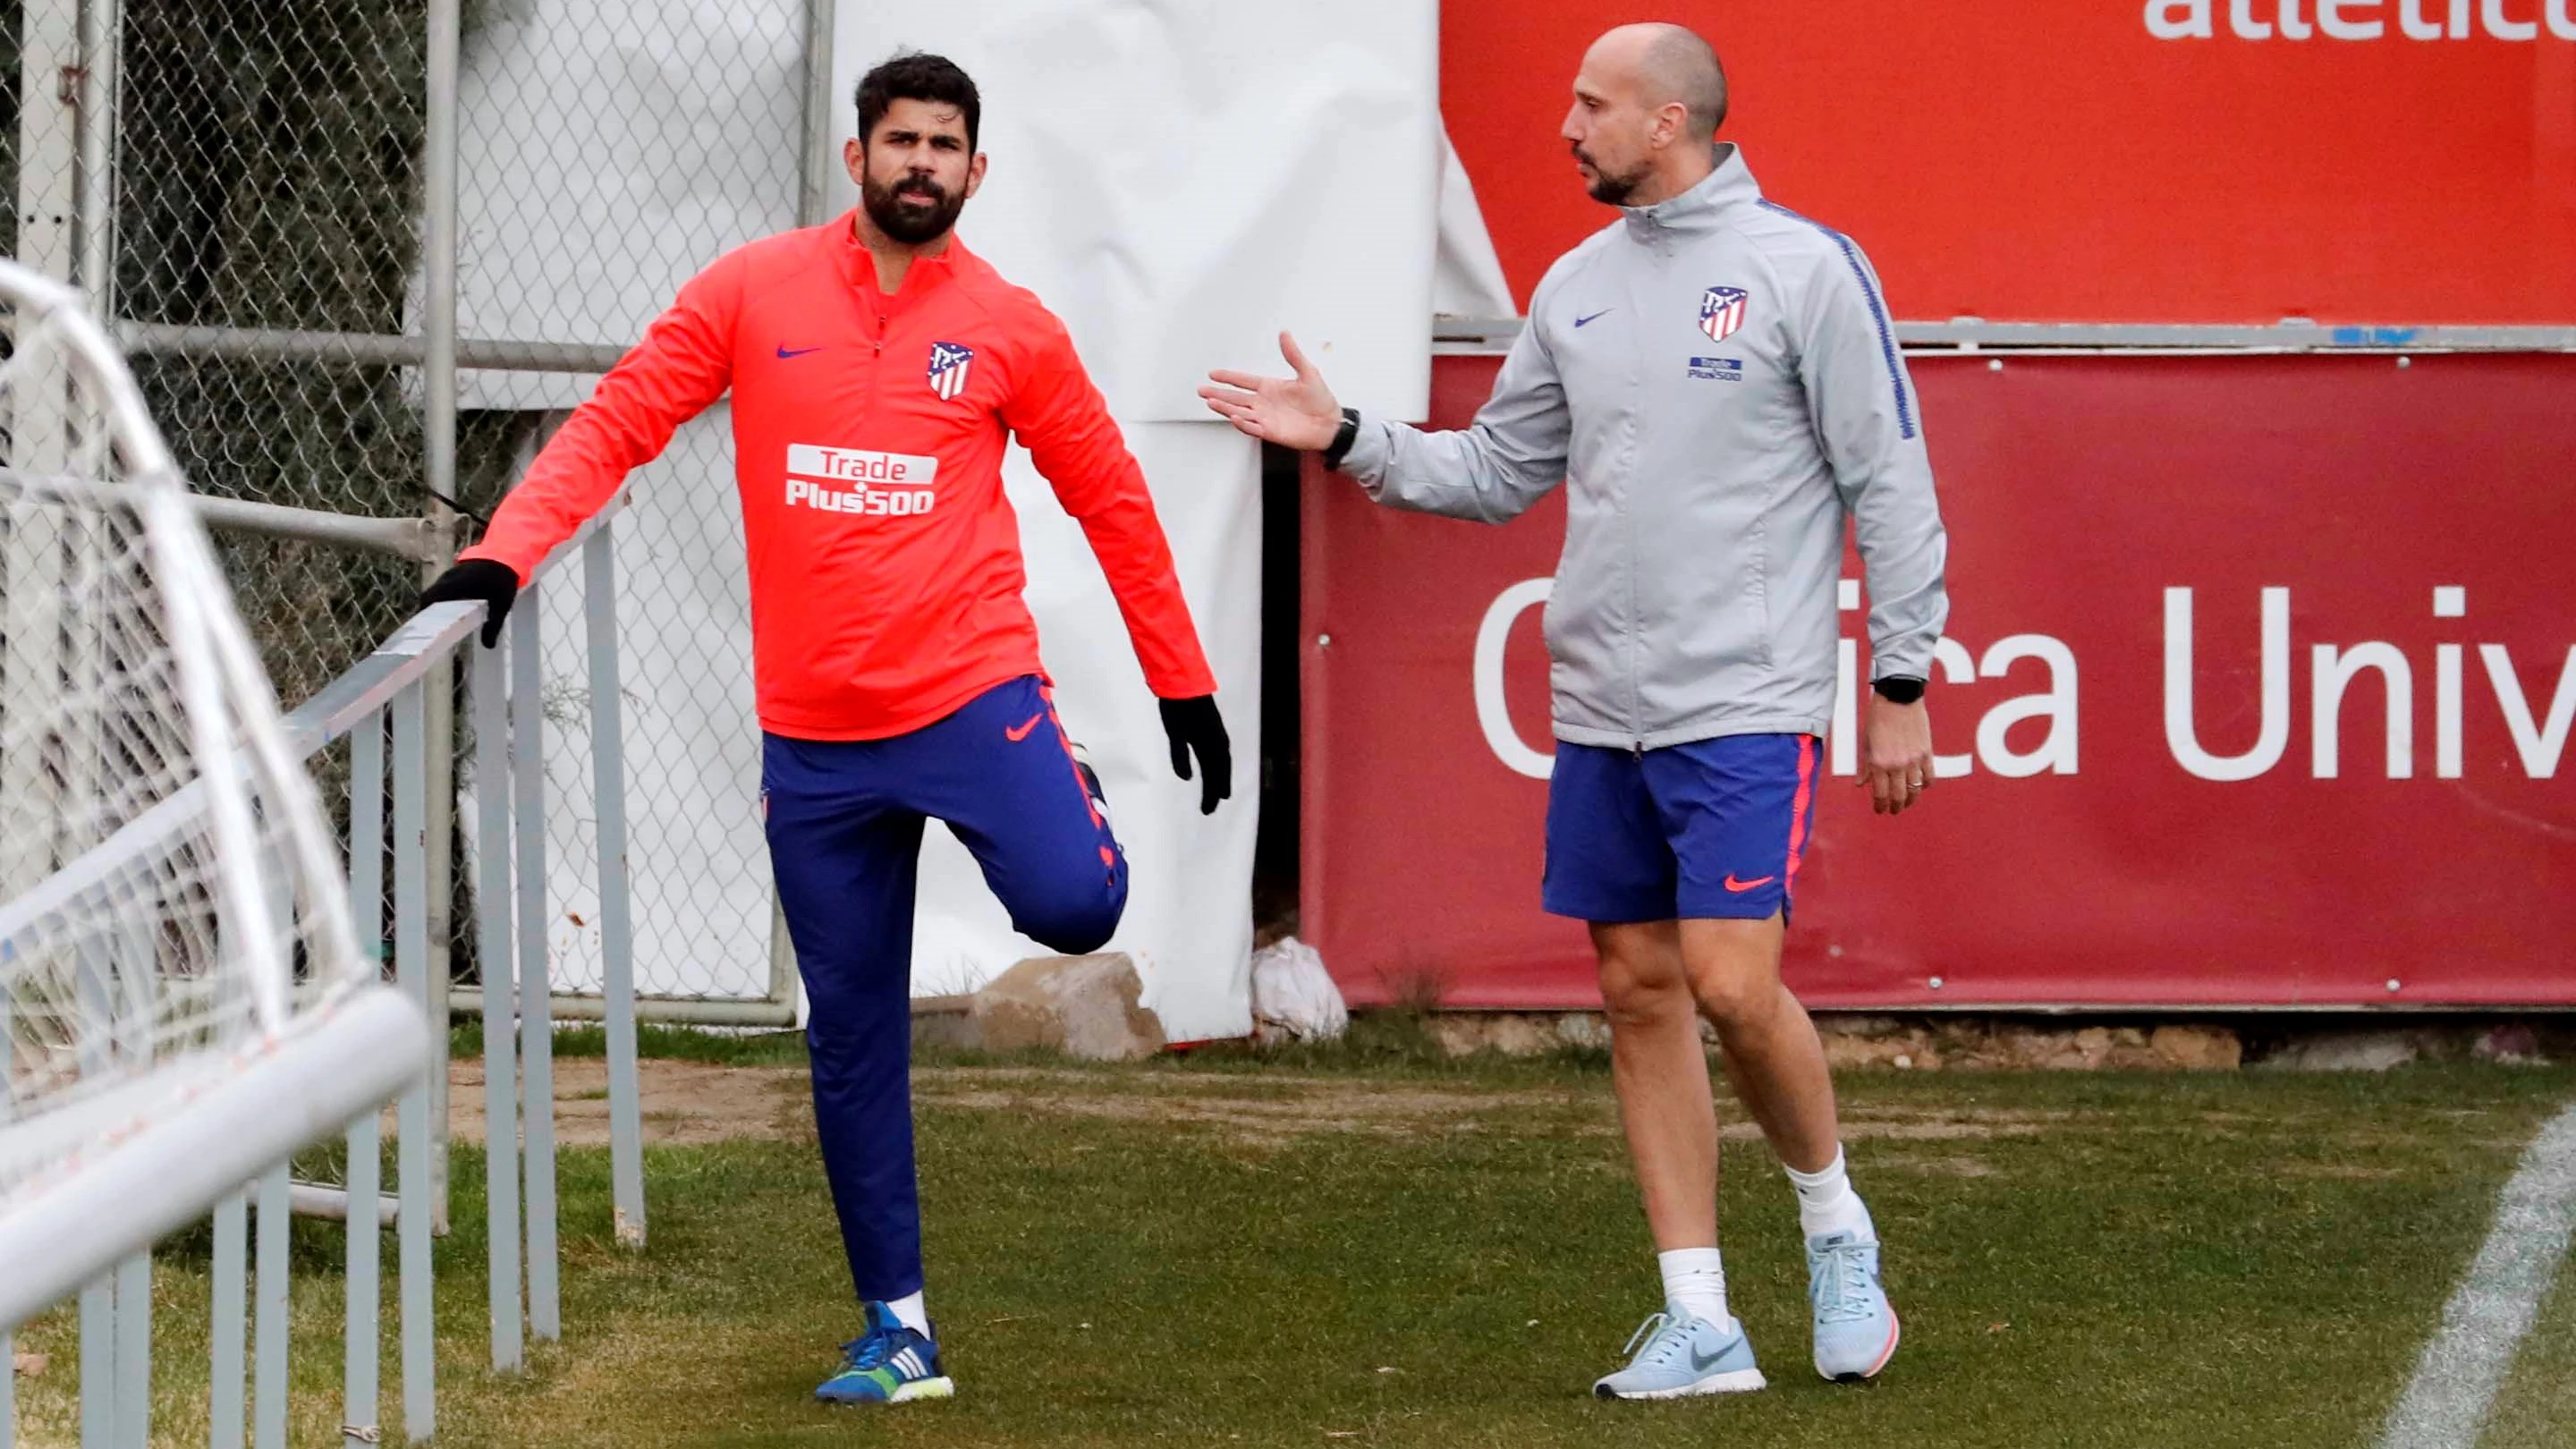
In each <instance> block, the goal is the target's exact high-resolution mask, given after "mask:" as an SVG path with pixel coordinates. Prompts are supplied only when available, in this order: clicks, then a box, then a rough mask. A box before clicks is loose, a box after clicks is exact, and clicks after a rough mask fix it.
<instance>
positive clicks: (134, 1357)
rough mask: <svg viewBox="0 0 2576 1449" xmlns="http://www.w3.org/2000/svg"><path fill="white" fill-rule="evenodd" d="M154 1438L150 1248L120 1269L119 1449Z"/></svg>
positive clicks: (140, 1448) (142, 1448) (134, 1448)
mask: <svg viewBox="0 0 2576 1449" xmlns="http://www.w3.org/2000/svg"><path fill="white" fill-rule="evenodd" d="M12 1372H15V1369H14V1367H13V1369H12ZM151 1438H152V1250H151V1249H149V1248H146V1249H144V1250H143V1251H142V1252H140V1253H137V1254H135V1255H134V1256H133V1257H131V1258H128V1259H126V1260H125V1261H124V1262H122V1263H119V1264H117V1265H116V1442H117V1445H118V1449H146V1446H147V1445H149V1443H150V1442H151Z"/></svg>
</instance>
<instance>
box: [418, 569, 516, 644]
mask: <svg viewBox="0 0 2576 1449" xmlns="http://www.w3.org/2000/svg"><path fill="white" fill-rule="evenodd" d="M517 597H519V574H518V570H516V569H513V568H511V567H510V566H509V565H508V564H505V563H496V562H494V561H493V560H491V559H488V558H469V559H467V560H465V561H464V562H463V563H460V564H458V565H457V566H456V567H454V568H452V569H449V570H448V571H447V572H445V573H443V574H440V575H439V576H438V577H437V578H435V579H432V580H430V583H429V587H428V588H425V589H423V590H421V591H420V606H421V607H422V608H424V609H426V608H428V607H429V606H430V605H432V604H454V603H472V604H482V605H485V606H486V607H487V609H488V610H489V612H487V613H485V614H484V616H483V647H484V648H486V649H489V648H491V647H492V646H493V645H495V644H498V643H500V642H501V621H502V620H503V619H506V618H508V617H509V616H510V601H511V600H512V599H515V598H517Z"/></svg>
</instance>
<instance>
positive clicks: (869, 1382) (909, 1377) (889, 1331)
mask: <svg viewBox="0 0 2576 1449" xmlns="http://www.w3.org/2000/svg"><path fill="white" fill-rule="evenodd" d="M867 1313H868V1320H867V1321H868V1327H867V1331H866V1332H865V1333H862V1334H860V1335H859V1336H858V1337H856V1338H854V1339H851V1340H850V1341H849V1342H848V1343H845V1344H842V1345H841V1369H840V1372H838V1373H835V1374H833V1375H832V1376H831V1377H830V1378H828V1379H825V1380H823V1383H822V1386H821V1387H819V1388H817V1389H815V1390H814V1397H816V1398H818V1399H821V1400H822V1401H823V1402H825V1403H827V1404H903V1403H910V1402H911V1401H912V1400H914V1399H945V1398H949V1397H951V1396H953V1395H955V1394H956V1392H957V1385H956V1384H954V1383H952V1382H951V1381H950V1380H949V1378H948V1376H947V1375H946V1374H943V1373H941V1372H940V1371H939V1345H938V1344H936V1343H933V1342H932V1341H931V1340H930V1338H929V1336H928V1335H926V1334H923V1333H920V1332H918V1331H916V1330H914V1329H912V1328H909V1327H907V1326H905V1324H904V1322H903V1320H902V1319H899V1318H897V1317H895V1316H894V1310H893V1309H891V1308H889V1307H887V1306H886V1305H884V1304H882V1303H871V1304H869V1305H868V1310H867Z"/></svg>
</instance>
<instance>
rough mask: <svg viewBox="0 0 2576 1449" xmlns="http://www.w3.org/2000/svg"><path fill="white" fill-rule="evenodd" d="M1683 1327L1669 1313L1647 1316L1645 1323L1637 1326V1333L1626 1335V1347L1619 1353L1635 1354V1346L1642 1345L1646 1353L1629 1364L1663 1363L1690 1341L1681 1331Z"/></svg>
mask: <svg viewBox="0 0 2576 1449" xmlns="http://www.w3.org/2000/svg"><path fill="white" fill-rule="evenodd" d="M1685 1326H1686V1325H1684V1324H1683V1323H1681V1322H1680V1321H1679V1320H1677V1319H1675V1318H1674V1317H1673V1316H1672V1315H1671V1314H1669V1313H1653V1314H1648V1315H1647V1317H1646V1321H1645V1322H1643V1323H1640V1324H1638V1325H1637V1331H1636V1332H1635V1333H1632V1334H1629V1335H1628V1343H1627V1346H1626V1347H1625V1348H1622V1349H1620V1350H1619V1352H1621V1353H1623V1354H1629V1353H1637V1345H1638V1344H1641V1343H1642V1344H1644V1345H1645V1346H1646V1351H1645V1352H1643V1353H1637V1356H1636V1358H1634V1359H1632V1360H1630V1362H1632V1363H1652V1364H1661V1363H1665V1362H1667V1361H1669V1360H1670V1359H1672V1357H1673V1356H1674V1355H1675V1354H1678V1353H1679V1352H1681V1349H1682V1346H1683V1345H1684V1344H1686V1343H1688V1342H1689V1341H1690V1335H1689V1334H1687V1333H1685V1332H1683V1331H1682V1330H1683V1328H1684V1327H1685Z"/></svg>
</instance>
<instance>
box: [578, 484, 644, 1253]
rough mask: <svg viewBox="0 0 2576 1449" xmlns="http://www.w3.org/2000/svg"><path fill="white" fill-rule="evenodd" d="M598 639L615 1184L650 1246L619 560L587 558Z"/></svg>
mask: <svg viewBox="0 0 2576 1449" xmlns="http://www.w3.org/2000/svg"><path fill="white" fill-rule="evenodd" d="M581 581H582V591H583V597H582V607H583V611H584V613H585V615H586V618H585V620H584V622H585V624H586V626H587V628H588V632H589V635H590V765H591V794H592V799H593V804H594V806H595V808H596V809H597V810H598V813H599V815H598V818H599V949H600V957H601V960H602V962H603V964H604V966H605V976H606V979H605V980H604V981H602V982H601V991H602V994H603V995H604V996H605V997H606V998H607V1000H606V1002H605V1009H604V1014H605V1016H606V1019H607V1026H608V1176H609V1188H610V1198H611V1201H612V1202H613V1204H614V1208H613V1221H614V1224H615V1227H616V1234H617V1241H618V1243H619V1244H620V1245H622V1246H625V1247H629V1248H640V1247H642V1246H644V1105H643V1090H644V1085H643V1081H642V1078H641V1075H640V1068H639V1067H638V1065H637V1063H636V1060H635V950H634V947H635V924H634V920H633V917H632V916H631V915H630V914H629V909H628V908H629V901H628V899H627V894H626V733H625V713H624V701H623V699H622V698H621V697H620V695H619V689H620V685H619V680H618V673H619V671H618V667H617V551H616V548H615V546H614V545H613V544H612V543H611V542H610V530H609V529H607V528H602V529H600V530H598V531H597V532H595V533H593V534H592V535H591V536H590V541H589V542H588V543H585V544H583V545H582V550H581Z"/></svg>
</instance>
